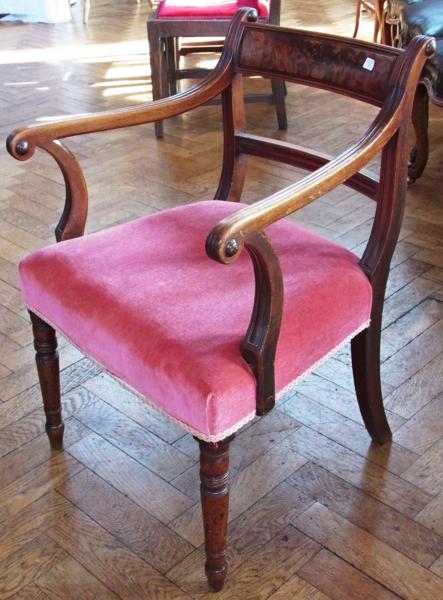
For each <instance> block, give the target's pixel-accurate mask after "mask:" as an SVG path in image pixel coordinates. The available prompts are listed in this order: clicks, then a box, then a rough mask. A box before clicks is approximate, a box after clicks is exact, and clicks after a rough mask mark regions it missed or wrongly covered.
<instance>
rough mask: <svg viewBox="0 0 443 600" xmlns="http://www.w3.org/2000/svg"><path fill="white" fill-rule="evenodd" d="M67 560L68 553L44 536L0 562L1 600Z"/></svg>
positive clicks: (9, 596)
mask: <svg viewBox="0 0 443 600" xmlns="http://www.w3.org/2000/svg"><path fill="white" fill-rule="evenodd" d="M64 558H66V552H65V551H64V550H62V548H60V546H58V545H57V544H56V543H54V542H53V541H52V540H51V539H50V538H49V537H48V536H46V535H42V536H40V537H39V538H36V539H35V540H33V541H31V542H30V543H28V544H26V545H25V546H23V547H21V548H20V549H19V550H17V551H16V552H14V553H13V554H11V555H9V556H7V557H6V558H4V559H1V560H0V599H1V600H6V599H7V598H11V596H13V595H14V594H16V593H17V592H19V591H20V590H21V589H22V588H23V587H25V586H27V585H28V584H29V583H31V582H32V581H33V580H34V579H36V578H38V577H39V576H40V575H41V574H42V573H44V572H45V571H46V570H48V569H51V568H52V567H53V566H54V565H55V564H57V563H58V562H60V561H61V560H63V559H64Z"/></svg>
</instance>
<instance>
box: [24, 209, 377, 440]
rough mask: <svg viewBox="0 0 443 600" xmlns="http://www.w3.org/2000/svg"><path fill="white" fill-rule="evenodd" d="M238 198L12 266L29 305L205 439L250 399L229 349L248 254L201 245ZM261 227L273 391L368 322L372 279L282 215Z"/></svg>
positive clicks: (249, 283)
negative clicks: (269, 270)
mask: <svg viewBox="0 0 443 600" xmlns="http://www.w3.org/2000/svg"><path fill="white" fill-rule="evenodd" d="M240 206H241V205H239V204H238V203H235V202H220V201H218V202H217V201H210V202H202V203H198V204H192V205H188V206H183V207H181V208H177V209H174V210H170V211H166V212H163V213H160V214H157V215H154V216H151V217H146V218H142V219H138V220H136V221H132V222H131V223H128V224H126V225H121V226H119V227H115V228H112V229H108V230H107V231H103V232H101V233H96V234H93V235H90V236H87V237H84V238H79V239H76V240H71V241H67V242H62V243H61V244H57V245H55V246H51V247H49V248H44V249H43V250H39V251H38V252H35V253H34V254H32V255H31V256H29V257H28V258H26V259H25V260H24V261H22V263H21V265H20V277H21V283H22V290H23V293H24V296H25V300H26V304H27V306H28V308H29V309H30V310H31V311H32V312H34V313H35V314H38V315H40V316H41V317H42V318H43V319H44V320H45V321H46V322H48V323H50V324H51V325H53V327H55V328H56V329H57V330H58V331H61V332H63V334H64V335H65V336H66V337H67V338H69V339H70V340H71V341H72V342H73V343H74V345H76V346H78V347H79V348H81V349H82V351H83V352H85V353H86V354H87V355H88V356H90V357H91V358H92V359H94V360H95V361H96V362H98V363H99V364H100V365H101V366H102V367H104V368H105V369H106V371H108V372H109V373H111V374H112V375H114V376H116V377H118V378H119V379H120V380H121V381H122V382H123V383H124V384H125V385H127V386H128V387H130V388H131V389H132V390H134V391H135V392H137V393H138V394H140V395H141V396H142V397H143V398H145V399H146V401H147V402H149V403H150V404H152V405H154V406H155V407H157V408H158V409H159V410H161V411H162V412H163V413H165V414H167V415H168V416H170V417H172V418H173V419H175V420H176V421H178V422H179V423H180V424H181V425H182V426H183V427H184V428H185V429H187V430H188V431H190V432H192V433H193V434H194V435H195V436H197V437H198V438H199V439H202V440H206V441H211V442H215V441H217V440H222V439H224V438H226V437H227V436H229V435H231V434H232V433H234V432H235V431H236V430H237V429H239V428H240V427H242V426H243V425H244V424H245V423H246V422H247V421H249V420H250V419H252V418H253V417H254V415H255V409H256V394H255V380H254V376H253V374H252V372H251V370H250V369H249V367H248V365H247V363H246V362H245V361H244V360H243V358H242V356H241V354H240V347H241V343H242V340H243V337H244V333H245V331H246V329H247V327H248V322H249V319H250V316H251V307H252V304H253V301H254V273H253V268H252V265H251V261H250V260H249V258H248V257H247V255H246V254H245V255H243V256H242V257H241V258H240V259H239V260H238V261H237V262H236V263H235V265H232V268H231V269H227V268H226V267H225V266H223V265H220V264H217V263H214V262H213V261H211V260H209V259H208V257H207V255H206V253H205V239H206V235H207V232H208V231H210V229H211V228H212V227H213V226H214V225H216V223H217V222H218V221H220V220H221V219H222V218H223V217H225V216H227V215H229V214H231V213H233V212H235V211H236V210H238V209H239V208H240ZM183 232H186V234H185V235H183ZM267 233H268V234H269V236H270V239H271V240H272V242H273V244H274V247H275V249H276V250H277V252H278V255H279V258H280V262H281V266H282V270H283V276H284V290H285V297H284V313H283V321H282V329H281V333H280V338H279V343H278V347H277V358H276V364H275V379H276V390H277V392H282V391H283V390H284V389H285V388H286V387H287V386H290V385H291V384H292V383H294V382H295V381H296V380H297V379H299V378H300V377H301V376H302V375H303V374H305V373H307V372H308V371H310V370H312V368H313V366H315V365H316V364H317V363H318V362H319V361H321V360H322V359H324V358H325V357H327V356H329V354H330V353H331V351H333V350H334V349H336V348H338V347H339V346H340V344H342V343H343V341H344V340H347V339H349V338H350V337H353V336H354V335H356V333H357V332H359V331H360V330H362V329H364V328H365V327H367V326H368V324H369V318H370V313H371V298H372V289H371V285H370V283H369V281H368V279H367V277H366V275H365V274H364V273H363V271H362V269H361V268H360V266H359V264H358V258H357V257H356V256H354V255H353V254H352V253H351V252H348V251H347V250H345V249H344V248H341V247H340V246H337V245H335V244H333V243H331V242H328V241H327V240H325V239H322V238H320V237H318V236H317V235H314V234H313V233H310V232H308V231H305V230H303V229H301V228H300V227H298V226H297V225H295V224H294V223H292V222H290V221H281V222H279V223H277V224H275V225H272V226H271V227H269V229H268V230H267ZM153 281H155V282H156V285H155V286H153V285H152V282H153Z"/></svg>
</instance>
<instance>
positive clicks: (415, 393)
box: [386, 352, 443, 419]
mask: <svg viewBox="0 0 443 600" xmlns="http://www.w3.org/2000/svg"><path fill="white" fill-rule="evenodd" d="M442 372H443V352H442V353H441V354H439V355H438V356H436V357H435V358H434V359H432V360H431V361H430V362H428V363H427V364H426V365H425V366H424V367H423V368H422V369H420V370H419V371H417V373H415V374H414V375H413V376H412V377H411V378H410V379H408V380H406V381H405V382H404V383H403V384H402V385H400V386H399V387H397V388H396V389H395V390H394V391H393V392H392V394H390V395H389V396H388V397H387V398H386V406H387V407H389V409H390V410H391V411H393V412H395V413H396V414H399V415H401V416H402V417H404V418H406V419H409V418H411V417H413V416H414V415H415V414H416V413H417V412H418V411H419V410H421V409H422V408H423V407H424V406H426V405H427V404H428V402H430V401H431V400H432V399H433V398H435V396H437V395H438V394H439V393H441V392H443V375H442Z"/></svg>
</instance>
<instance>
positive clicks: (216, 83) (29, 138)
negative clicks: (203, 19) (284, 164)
mask: <svg viewBox="0 0 443 600" xmlns="http://www.w3.org/2000/svg"><path fill="white" fill-rule="evenodd" d="M231 77H232V52H230V51H227V52H225V53H224V57H223V59H221V60H220V62H219V64H218V66H217V68H216V69H215V70H214V71H213V72H212V73H211V74H210V75H209V76H208V77H207V78H205V79H204V80H202V81H201V82H200V83H198V84H196V85H194V86H192V87H191V88H189V89H188V90H186V91H184V92H181V93H180V94H177V95H175V96H172V97H170V98H164V99H162V100H156V101H155V102H146V103H145V104H141V105H139V106H134V107H128V108H122V109H119V110H112V111H104V112H100V113H91V114H86V115H84V116H81V117H71V118H67V119H61V120H59V121H55V122H53V123H49V124H44V125H32V126H30V127H25V128H22V129H17V130H15V131H13V132H12V133H11V134H10V135H9V137H8V140H7V143H6V146H7V149H8V152H9V154H11V156H13V157H14V158H16V159H17V160H28V159H29V158H31V156H32V155H33V154H34V152H35V149H36V147H43V146H44V144H47V143H48V142H52V141H53V140H58V139H62V138H65V137H70V136H75V135H82V134H85V133H94V132H98V131H106V130H109V129H119V128H123V127H132V126H134V125H141V124H143V123H152V122H153V121H159V120H163V119H167V118H169V117H175V116H177V115H179V114H182V113H184V112H187V111H190V110H192V109H194V108H197V107H198V106H201V105H202V104H205V103H206V102H208V101H209V100H212V99H213V98H215V97H216V96H218V95H219V94H220V93H221V92H222V91H223V90H224V89H225V88H226V87H227V86H228V85H229V82H230V80H231Z"/></svg>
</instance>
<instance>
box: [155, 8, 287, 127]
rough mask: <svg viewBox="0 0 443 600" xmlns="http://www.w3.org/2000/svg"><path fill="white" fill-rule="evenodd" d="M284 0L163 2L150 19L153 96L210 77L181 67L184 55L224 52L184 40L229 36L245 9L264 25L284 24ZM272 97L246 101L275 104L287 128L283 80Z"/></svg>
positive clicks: (217, 46) (163, 95) (276, 83)
mask: <svg viewBox="0 0 443 600" xmlns="http://www.w3.org/2000/svg"><path fill="white" fill-rule="evenodd" d="M280 3H281V0H212V1H211V0H162V1H161V2H160V3H159V5H158V7H157V9H156V10H155V11H154V12H153V13H152V14H151V15H150V16H149V18H148V40H149V56H150V62H151V80H152V97H153V99H154V100H159V99H161V98H166V97H167V96H170V95H173V94H175V93H176V92H177V80H179V79H194V78H199V77H204V76H205V75H207V74H208V70H207V69H203V68H184V69H182V68H180V56H181V55H185V54H190V53H191V52H202V51H214V50H220V49H221V47H222V44H223V42H222V41H217V42H216V43H212V44H209V45H208V42H204V43H203V44H199V43H193V44H192V45H191V46H189V45H188V46H186V47H183V46H182V45H181V44H180V41H181V40H182V39H183V38H195V37H202V38H212V37H222V36H225V35H226V33H227V31H228V28H229V24H230V19H231V18H232V16H233V15H234V14H235V12H236V11H237V10H238V9H239V8H241V7H245V6H248V7H251V8H253V9H255V10H256V11H257V15H258V19H259V21H261V22H264V23H272V24H274V25H278V24H279V23H280ZM271 86H272V94H254V95H248V96H246V101H251V102H257V101H266V102H273V103H274V104H275V107H276V113H277V120H278V126H279V128H280V129H286V128H287V118H286V107H285V93H286V90H285V84H284V82H283V81H281V80H279V79H272V80H271ZM155 133H156V135H157V137H162V136H163V125H162V122H161V121H157V122H156V123H155Z"/></svg>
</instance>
